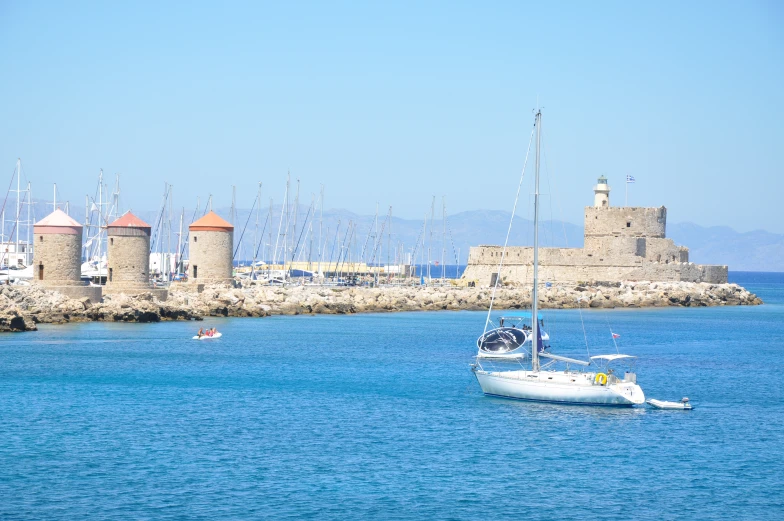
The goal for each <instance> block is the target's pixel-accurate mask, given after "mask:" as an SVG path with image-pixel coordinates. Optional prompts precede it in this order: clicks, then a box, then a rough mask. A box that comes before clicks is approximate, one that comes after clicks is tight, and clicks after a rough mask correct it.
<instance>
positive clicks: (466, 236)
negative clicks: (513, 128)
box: [5, 201, 784, 272]
mask: <svg viewBox="0 0 784 521" xmlns="http://www.w3.org/2000/svg"><path fill="white" fill-rule="evenodd" d="M51 211H52V205H51V203H49V204H48V205H47V204H46V203H45V202H40V201H38V202H36V203H35V204H34V206H33V208H32V212H31V213H32V216H31V219H32V220H35V219H36V218H37V219H40V218H41V217H42V216H45V215H47V214H48V213H49V212H51ZM203 211H204V210H203V209H202V210H201V211H200V212H199V216H200V215H201V214H202V213H203ZM215 211H216V212H217V213H218V214H219V215H221V216H223V217H224V218H226V219H227V220H231V219H230V209H229V208H216V209H215ZM14 212H15V206H13V205H12V204H9V205H8V206H7V207H6V212H5V213H6V222H5V235H6V236H9V235H11V236H13V222H12V221H11V220H10V218H9V214H11V215H12V214H13V213H14ZM25 212H26V207H23V211H22V214H23V216H24V215H25ZM84 212H85V209H84V208H83V207H77V208H74V207H73V206H71V208H70V214H71V216H73V217H74V218H75V219H76V220H78V221H79V222H84ZM135 213H136V214H137V215H138V216H139V217H141V218H142V219H144V220H145V221H147V222H148V223H149V224H150V225H151V226H152V227H153V237H155V236H156V228H157V227H158V224H159V223H160V222H161V221H162V220H164V219H163V218H162V215H161V211H160V210H158V211H138V212H137V211H135ZM174 213H175V214H176V215H175V217H174V218H173V222H172V231H171V234H172V235H171V240H172V242H173V245H175V246H174V247H176V241H177V236H176V234H177V232H178V230H179V213H178V212H176V211H175V212H174ZM257 214H258V218H259V229H260V231H261V230H262V229H264V227H265V222H266V229H264V233H263V235H264V238H265V239H264V243H265V245H267V246H266V248H267V251H272V250H273V249H274V243H275V242H276V238H278V237H277V236H278V229H279V226H280V207H279V206H276V207H273V212H272V214H270V212H269V209H268V208H262V209H260V211H259V212H256V211H254V212H253V215H251V213H250V211H249V210H248V209H239V210H237V217H236V219H235V221H236V222H235V223H234V225H235V227H236V233H235V240H236V241H239V239H240V237H242V240H243V247H242V250H241V252H240V254H238V257H240V258H252V257H253V253H252V249H253V248H252V244H253V243H254V231H255V227H256V218H257ZM307 215H308V208H307V207H305V206H302V205H301V206H300V209H299V213H298V216H297V228H296V230H294V231H293V232H290V233H289V237H288V239H287V241H289V242H292V241H293V243H295V244H296V243H299V246H298V247H297V253H296V255H297V258H298V259H306V258H307V256H308V254H309V252H311V253H310V255H312V258H314V259H315V258H316V257H317V253H316V252H317V251H318V236H319V215H318V214H316V215H315V216H312V215H311V216H310V217H307V219H306V216H307ZM510 215H511V213H510V212H505V211H499V210H473V211H467V212H460V213H456V214H453V215H448V216H447V219H446V232H445V231H444V221H443V220H442V219H440V216H439V215H436V216H435V219H434V222H433V223H432V226H431V223H430V222H429V220H428V223H427V227H426V228H424V227H423V219H418V220H416V219H401V218H398V217H394V216H393V217H392V218H391V219H390V220H389V223H390V224H389V225H386V224H384V223H385V221H386V211H385V210H384V209H380V210H379V216H378V225H377V227H378V228H377V229H378V232H377V233H376V231H375V230H376V225H375V217H374V216H373V215H358V214H355V213H353V212H350V211H348V210H343V209H337V210H336V209H331V210H325V211H324V216H323V221H322V223H323V224H322V229H321V242H322V245H323V248H324V251H325V257H327V256H330V255H332V256H333V257H336V256H337V255H338V252H339V251H340V248H341V244H347V243H349V242H350V243H351V250H352V252H353V253H352V258H356V256H359V253H360V252H361V251H362V250H363V248H364V249H365V251H366V255H365V258H366V260H368V261H370V260H371V258H372V257H373V252H374V250H375V260H374V262H380V263H385V262H387V261H388V260H389V262H394V260H395V251H398V252H399V251H400V247H401V244H402V249H403V251H404V255H405V256H406V257H407V256H408V254H413V255H414V256H415V260H414V262H415V263H419V262H426V259H427V258H428V253H427V251H428V249H430V258H431V260H432V261H433V262H435V261H438V262H439V263H441V262H442V249H443V250H444V254H443V258H444V260H443V262H445V263H446V264H455V259H456V258H457V257H458V255H459V264H464V263H465V262H466V259H467V257H468V250H469V247H470V246H478V245H480V244H498V245H500V244H503V243H504V238H505V237H506V232H507V229H508V227H509V217H510ZM93 216H94V217H93V222H95V221H96V217H97V213H94V214H93ZM193 216H194V210H193V209H190V210H185V212H184V218H183V221H184V225H183V226H184V229H185V230H186V232H187V225H188V224H189V223H190V222H191V220H192V218H193ZM197 217H198V216H197ZM423 218H424V215H423ZM292 219H293V217H292ZM306 220H307V222H308V226H307V228H306V229H305V230H304V231H303V230H302V224H303V222H306ZM311 220H312V223H313V228H312V230H313V236H312V241H311V236H310V222H311ZM349 222H350V223H352V226H355V228H353V231H352V232H349V234H348V235H347V233H346V232H347V230H348V224H349ZM246 223H247V224H246ZM290 224H292V225H293V222H292V223H290ZM283 227H284V228H285V217H284V224H283ZM291 227H292V228H293V226H291ZM423 228H424V229H423ZM243 230H244V231H243ZM382 230H383V232H382ZM390 230H391V234H390ZM283 233H284V232H282V231H281V237H280V238H279V242H280V243H281V244H282V239H283ZM382 235H383V238H382V240H378V239H377V236H382ZM667 236H668V237H670V238H671V239H673V240H674V241H675V243H676V244H678V245H682V246H687V247H688V248H689V259H690V260H691V261H692V262H695V263H698V264H726V265H728V266H729V268H730V270H732V271H779V272H784V235H783V234H775V233H770V232H766V231H763V230H758V231H752V232H745V233H741V232H737V231H735V230H733V229H732V228H729V227H726V226H714V227H704V226H699V225H697V224H693V223H668V224H667ZM292 237H293V239H292ZM349 237H350V239H349ZM21 238H22V239H24V238H25V231H24V228H22V234H21ZM444 239H445V240H444ZM540 241H541V244H542V246H554V247H572V248H580V247H582V245H583V227H582V226H578V225H576V224H572V223H568V222H562V221H558V220H552V221H549V220H548V221H545V222H543V223H542V224H541V225H540ZM532 242H533V227H532V224H531V221H530V220H528V219H525V218H522V217H519V216H518V217H515V221H514V223H513V225H512V230H511V233H510V237H509V244H510V245H513V246H521V245H530V244H531V243H532ZM311 249H312V250H311ZM261 251H264V250H261ZM261 251H260V253H259V256H260V257H261V255H262V254H261ZM268 256H270V255H269V254H268Z"/></svg>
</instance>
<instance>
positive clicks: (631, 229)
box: [585, 206, 667, 239]
mask: <svg viewBox="0 0 784 521" xmlns="http://www.w3.org/2000/svg"><path fill="white" fill-rule="evenodd" d="M666 228H667V209H666V208H665V207H663V206H661V207H659V208H632V207H617V208H616V207H612V208H596V207H593V206H588V207H586V208H585V237H586V238H588V237H589V236H603V235H616V236H622V237H655V238H660V239H663V238H664V237H665V236H666V235H665V232H666Z"/></svg>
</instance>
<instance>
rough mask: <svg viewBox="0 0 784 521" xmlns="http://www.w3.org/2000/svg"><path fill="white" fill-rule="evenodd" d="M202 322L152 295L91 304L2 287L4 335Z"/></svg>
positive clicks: (0, 326) (0, 327)
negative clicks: (79, 326) (91, 324)
mask: <svg viewBox="0 0 784 521" xmlns="http://www.w3.org/2000/svg"><path fill="white" fill-rule="evenodd" d="M200 319H201V317H200V316H199V315H195V314H194V313H192V312H191V311H190V310H188V309H184V308H181V307H178V306H175V305H171V304H169V303H168V302H160V301H158V300H155V299H154V298H153V296H152V294H149V293H147V294H141V295H138V296H134V297H129V296H126V295H111V296H106V297H105V298H104V300H103V302H91V301H90V300H89V299H86V298H83V299H72V298H68V297H67V296H65V295H63V294H61V293H58V292H56V291H47V290H44V289H41V288H40V287H38V286H7V285H6V286H0V331H34V330H35V329H37V328H36V324H64V323H67V322H85V321H105V322H159V321H161V320H200Z"/></svg>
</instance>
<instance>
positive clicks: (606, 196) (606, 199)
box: [593, 176, 610, 208]
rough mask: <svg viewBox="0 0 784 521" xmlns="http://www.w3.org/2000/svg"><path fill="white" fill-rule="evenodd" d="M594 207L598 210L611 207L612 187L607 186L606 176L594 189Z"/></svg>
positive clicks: (597, 182) (599, 180)
mask: <svg viewBox="0 0 784 521" xmlns="http://www.w3.org/2000/svg"><path fill="white" fill-rule="evenodd" d="M593 193H594V196H593V205H594V207H596V208H609V207H610V185H608V184H607V178H606V177H604V176H601V177H599V179H597V180H596V186H594V187H593Z"/></svg>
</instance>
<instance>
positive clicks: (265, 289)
mask: <svg viewBox="0 0 784 521" xmlns="http://www.w3.org/2000/svg"><path fill="white" fill-rule="evenodd" d="M491 295H492V289H490V288H469V287H458V286H448V287H419V286H403V287H380V288H365V287H354V288H352V287H318V286H288V287H280V286H265V285H256V284H255V283H250V284H247V283H246V285H245V286H244V287H241V288H227V287H222V286H213V287H210V286H208V287H206V288H205V289H204V291H203V292H202V293H196V292H193V291H190V290H187V291H186V290H178V288H177V286H173V287H172V289H171V290H170V292H169V301H168V302H169V303H170V304H171V305H174V306H176V307H179V308H182V309H188V310H190V311H192V312H193V313H195V314H199V315H203V316H225V317H230V316H231V317H248V316H255V317H261V316H267V315H298V314H348V313H378V312H392V311H437V310H486V309H487V307H488V306H489V304H490V298H491ZM539 298H540V302H541V305H542V307H543V308H552V309H568V308H576V307H578V306H579V307H584V308H620V307H663V306H681V307H705V306H728V305H729V306H739V305H757V304H761V303H762V301H761V300H760V299H759V298H758V297H757V296H756V295H754V294H753V293H750V292H749V291H747V290H746V289H744V288H742V287H741V286H738V285H737V284H705V283H693V282H626V283H598V284H592V285H579V284H562V285H553V286H550V287H546V288H541V289H540V292H539ZM530 302H531V291H530V288H526V287H499V288H498V290H497V292H496V302H495V307H496V308H497V309H519V308H525V307H529V306H530Z"/></svg>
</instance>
